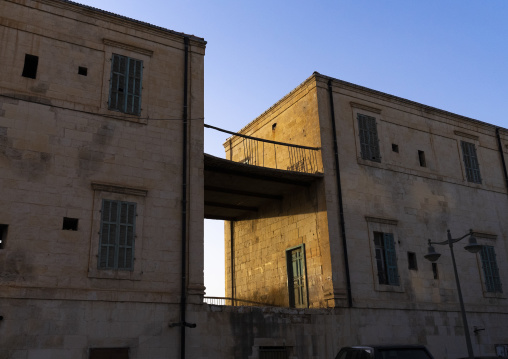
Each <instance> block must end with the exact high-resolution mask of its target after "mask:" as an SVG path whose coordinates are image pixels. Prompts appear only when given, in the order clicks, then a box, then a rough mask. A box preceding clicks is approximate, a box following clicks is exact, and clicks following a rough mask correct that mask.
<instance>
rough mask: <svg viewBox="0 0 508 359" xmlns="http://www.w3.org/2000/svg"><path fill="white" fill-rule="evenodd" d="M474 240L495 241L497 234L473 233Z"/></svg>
mask: <svg viewBox="0 0 508 359" xmlns="http://www.w3.org/2000/svg"><path fill="white" fill-rule="evenodd" d="M473 233H474V235H475V237H476V238H482V239H493V240H496V239H497V234H494V233H486V232H477V231H473Z"/></svg>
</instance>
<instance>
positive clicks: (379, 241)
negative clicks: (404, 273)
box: [374, 231, 400, 287]
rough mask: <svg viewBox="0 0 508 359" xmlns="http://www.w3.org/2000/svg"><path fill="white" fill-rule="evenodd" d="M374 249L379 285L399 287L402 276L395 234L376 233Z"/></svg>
mask: <svg viewBox="0 0 508 359" xmlns="http://www.w3.org/2000/svg"><path fill="white" fill-rule="evenodd" d="M374 249H375V261H376V269H377V277H378V283H379V284H382V285H389V286H397V287H398V286H399V285H400V275H399V268H398V264H397V253H396V250H395V237H394V235H393V233H385V232H378V231H375V232H374Z"/></svg>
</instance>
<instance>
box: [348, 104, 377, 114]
mask: <svg viewBox="0 0 508 359" xmlns="http://www.w3.org/2000/svg"><path fill="white" fill-rule="evenodd" d="M349 104H350V105H351V107H353V108H357V109H359V110H365V111H369V112H373V113H377V114H381V109H379V108H375V107H370V106H367V105H364V104H361V103H358V102H350V103H349Z"/></svg>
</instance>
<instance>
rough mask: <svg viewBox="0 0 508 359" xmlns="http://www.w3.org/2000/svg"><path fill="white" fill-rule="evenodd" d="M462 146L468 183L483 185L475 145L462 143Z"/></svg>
mask: <svg viewBox="0 0 508 359" xmlns="http://www.w3.org/2000/svg"><path fill="white" fill-rule="evenodd" d="M460 145H461V147H462V158H463V160H464V167H465V169H466V178H467V181H468V182H472V183H482V177H481V176H480V165H479V163H478V156H477V154H476V147H475V145H474V143H470V142H465V141H460Z"/></svg>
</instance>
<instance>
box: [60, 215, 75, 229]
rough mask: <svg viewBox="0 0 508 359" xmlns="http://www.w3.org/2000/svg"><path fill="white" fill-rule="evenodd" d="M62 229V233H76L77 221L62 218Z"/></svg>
mask: <svg viewBox="0 0 508 359" xmlns="http://www.w3.org/2000/svg"><path fill="white" fill-rule="evenodd" d="M62 229H63V230H64V231H77V230H78V219H77V218H68V217H64V219H63V224H62Z"/></svg>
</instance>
